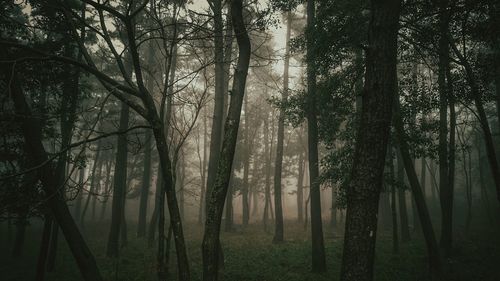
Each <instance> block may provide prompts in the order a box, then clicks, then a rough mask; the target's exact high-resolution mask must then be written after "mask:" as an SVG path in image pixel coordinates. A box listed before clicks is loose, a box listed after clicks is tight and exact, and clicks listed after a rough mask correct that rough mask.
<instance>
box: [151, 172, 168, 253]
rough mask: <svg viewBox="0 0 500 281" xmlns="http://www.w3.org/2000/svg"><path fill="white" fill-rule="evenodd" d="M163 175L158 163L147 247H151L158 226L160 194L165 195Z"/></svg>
mask: <svg viewBox="0 0 500 281" xmlns="http://www.w3.org/2000/svg"><path fill="white" fill-rule="evenodd" d="M162 185H163V176H162V171H161V166H160V164H158V173H157V175H156V191H155V205H154V209H153V213H152V214H151V220H150V221H149V228H148V247H152V246H153V244H154V241H155V233H156V227H157V226H158V208H159V201H160V197H161V196H165V194H163V193H161V192H162Z"/></svg>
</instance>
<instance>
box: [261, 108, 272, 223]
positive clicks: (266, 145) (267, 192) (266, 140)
mask: <svg viewBox="0 0 500 281" xmlns="http://www.w3.org/2000/svg"><path fill="white" fill-rule="evenodd" d="M269 142H270V139H269V116H268V115H266V116H265V117H264V159H265V161H266V162H265V171H266V178H265V183H264V184H265V185H264V217H263V218H262V223H263V224H264V231H267V222H268V220H269V213H270V206H269V205H270V204H269V202H270V201H271V152H270V148H269Z"/></svg>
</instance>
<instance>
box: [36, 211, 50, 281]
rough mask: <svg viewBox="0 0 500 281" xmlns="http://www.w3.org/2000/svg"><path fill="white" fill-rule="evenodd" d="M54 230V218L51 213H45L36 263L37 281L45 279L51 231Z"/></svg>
mask: <svg viewBox="0 0 500 281" xmlns="http://www.w3.org/2000/svg"><path fill="white" fill-rule="evenodd" d="M51 230H52V218H51V217H50V215H48V214H47V215H45V220H44V222H43V233H42V241H40V252H39V253H38V260H37V264H36V275H35V281H43V280H44V279H45V269H46V267H45V265H46V263H47V255H48V253H49V244H50V231H51Z"/></svg>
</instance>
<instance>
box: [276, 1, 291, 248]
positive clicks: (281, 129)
mask: <svg viewBox="0 0 500 281" xmlns="http://www.w3.org/2000/svg"><path fill="white" fill-rule="evenodd" d="M286 22H287V23H286V37H285V66H284V72H283V92H282V94H281V102H282V103H285V102H286V101H287V99H288V69H289V65H290V34H291V25H292V13H291V12H290V11H288V12H287V14H286ZM284 138H285V112H284V110H283V109H280V113H279V118H278V137H277V144H276V160H275V162H274V207H275V216H276V219H275V222H274V223H275V227H274V237H273V243H279V242H283V239H284V237H283V206H282V203H283V202H282V199H281V193H282V187H281V173H282V169H283V142H284Z"/></svg>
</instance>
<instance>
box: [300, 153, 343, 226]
mask: <svg viewBox="0 0 500 281" xmlns="http://www.w3.org/2000/svg"><path fill="white" fill-rule="evenodd" d="M304 168H305V160H304V152H303V151H302V150H301V151H300V152H299V170H298V177H297V221H298V222H299V223H302V222H303V221H304ZM333 194H334V191H333V188H332V218H333V205H334V203H333V197H334V195H333ZM332 222H333V221H332Z"/></svg>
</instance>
